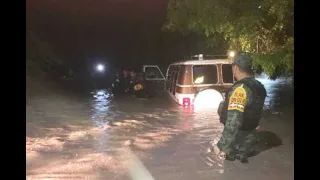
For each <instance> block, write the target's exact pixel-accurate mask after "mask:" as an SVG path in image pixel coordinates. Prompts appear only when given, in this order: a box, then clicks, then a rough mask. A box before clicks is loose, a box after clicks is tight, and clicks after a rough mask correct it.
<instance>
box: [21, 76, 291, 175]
mask: <svg viewBox="0 0 320 180" xmlns="http://www.w3.org/2000/svg"><path fill="white" fill-rule="evenodd" d="M258 80H260V81H261V82H262V83H263V84H264V85H265V87H266V89H267V92H268V97H267V99H266V103H265V104H266V107H265V113H264V117H263V119H262V121H261V130H266V131H271V132H273V133H275V134H276V135H277V136H279V138H280V139H281V140H282V145H281V146H278V147H275V148H272V149H269V150H266V151H264V152H261V153H260V154H258V155H257V156H254V157H252V158H250V159H249V161H250V162H249V164H241V163H240V162H228V161H223V160H220V159H219V158H217V157H214V156H212V155H211V154H212V153H210V143H211V142H213V141H214V140H217V139H219V137H220V135H221V131H222V129H223V126H222V125H221V124H220V123H219V119H218V115H217V113H216V112H215V111H195V110H194V109H187V108H183V107H181V106H178V105H177V104H176V103H175V102H173V101H172V100H171V99H170V97H169V96H167V95H166V94H165V93H163V94H159V95H158V96H157V97H155V98H153V99H137V98H134V97H131V96H126V97H114V96H113V95H111V94H110V93H109V92H108V91H107V90H96V91H94V92H91V93H89V92H88V93H86V94H83V95H81V96H78V95H74V96H70V97H69V96H68V97H66V96H60V95H51V96H42V97H35V98H33V99H29V100H28V104H27V107H26V109H27V124H26V126H27V134H26V155H27V159H26V161H27V174H26V177H27V179H107V180H112V179H135V180H142V179H146V180H149V179H157V180H166V179H168V180H171V179H174V180H179V179H181V180H182V179H183V180H184V179H186V180H194V179H203V180H206V179H208V180H209V179H237V180H241V179H252V180H256V179H259V180H263V179H266V180H267V179H279V180H280V179H281V180H291V179H293V87H292V86H291V85H290V84H289V83H288V81H287V80H285V79H280V80H277V81H270V80H266V79H264V78H263V77H260V78H258ZM98 92H99V96H97V95H98Z"/></svg>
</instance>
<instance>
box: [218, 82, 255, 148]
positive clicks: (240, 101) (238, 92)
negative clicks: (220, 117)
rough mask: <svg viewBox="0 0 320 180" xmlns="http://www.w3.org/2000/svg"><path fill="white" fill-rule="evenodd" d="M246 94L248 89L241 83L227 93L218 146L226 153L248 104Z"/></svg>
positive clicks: (230, 146)
mask: <svg viewBox="0 0 320 180" xmlns="http://www.w3.org/2000/svg"><path fill="white" fill-rule="evenodd" d="M248 95H250V93H249V94H248V90H247V88H245V87H244V85H243V84H239V85H237V86H235V87H233V88H232V90H231V91H230V93H229V104H226V106H228V112H227V120H226V124H225V127H224V129H223V132H222V137H221V139H220V141H219V144H220V145H219V148H220V150H221V151H223V152H225V153H228V152H229V149H230V148H232V144H233V143H234V142H235V140H236V134H237V133H238V131H239V129H240V126H241V125H242V122H243V112H244V108H245V106H246V105H247V104H248Z"/></svg>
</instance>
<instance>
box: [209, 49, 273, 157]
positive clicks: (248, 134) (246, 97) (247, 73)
mask: <svg viewBox="0 0 320 180" xmlns="http://www.w3.org/2000/svg"><path fill="white" fill-rule="evenodd" d="M251 69H252V59H251V57H249V56H248V55H247V54H245V53H240V54H239V55H237V56H236V57H235V58H234V61H233V64H232V71H233V75H234V77H235V78H236V79H237V82H236V83H235V84H234V85H233V86H232V87H231V88H230V90H229V91H228V92H227V93H226V98H225V99H226V100H225V102H222V103H221V104H220V107H219V110H218V113H219V115H220V121H221V123H223V124H224V125H225V126H224V129H223V132H222V136H221V138H220V140H219V142H218V143H217V144H216V145H214V146H215V147H214V149H215V153H217V154H221V153H223V154H225V155H226V160H231V161H233V160H236V159H238V160H240V161H241V162H243V163H246V162H248V160H247V158H248V156H249V155H250V154H252V153H253V152H254V148H255V145H256V144H257V142H258V134H257V131H256V128H257V127H258V125H259V121H260V118H261V114H262V110H263V105H264V101H265V98H266V95H267V93H266V89H265V88H264V86H263V85H262V84H261V83H260V82H259V81H257V80H256V79H255V78H254V77H252V73H251V72H252V71H251Z"/></svg>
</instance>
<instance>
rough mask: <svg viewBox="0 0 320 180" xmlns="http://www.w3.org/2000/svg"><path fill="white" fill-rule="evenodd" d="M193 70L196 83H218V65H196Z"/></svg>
mask: <svg viewBox="0 0 320 180" xmlns="http://www.w3.org/2000/svg"><path fill="white" fill-rule="evenodd" d="M192 71H193V83H194V84H217V83H218V68H217V66H216V65H213V64H210V65H194V66H193V68H192Z"/></svg>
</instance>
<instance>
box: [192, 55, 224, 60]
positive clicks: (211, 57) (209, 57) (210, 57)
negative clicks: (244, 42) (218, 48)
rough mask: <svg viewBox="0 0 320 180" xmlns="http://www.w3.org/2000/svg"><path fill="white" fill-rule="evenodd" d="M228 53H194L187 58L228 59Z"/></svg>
mask: <svg viewBox="0 0 320 180" xmlns="http://www.w3.org/2000/svg"><path fill="white" fill-rule="evenodd" d="M227 58H228V56H227V55H203V54H198V55H193V56H190V57H189V58H188V59H186V60H213V59H227Z"/></svg>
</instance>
